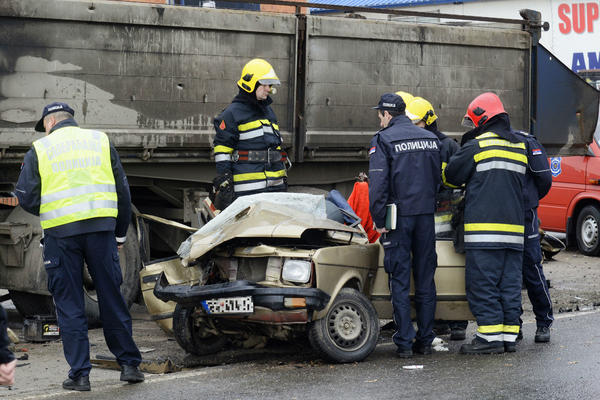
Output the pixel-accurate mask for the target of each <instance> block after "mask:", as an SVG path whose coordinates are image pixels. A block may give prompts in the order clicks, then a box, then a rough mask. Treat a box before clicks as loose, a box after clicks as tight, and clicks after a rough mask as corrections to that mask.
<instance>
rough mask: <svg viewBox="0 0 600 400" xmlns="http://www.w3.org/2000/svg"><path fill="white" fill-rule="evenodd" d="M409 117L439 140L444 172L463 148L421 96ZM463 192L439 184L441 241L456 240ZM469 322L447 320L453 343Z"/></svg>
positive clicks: (444, 327)
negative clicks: (455, 213) (456, 208)
mask: <svg viewBox="0 0 600 400" xmlns="http://www.w3.org/2000/svg"><path fill="white" fill-rule="evenodd" d="M406 116H407V117H408V118H409V119H410V120H411V121H412V122H413V123H414V124H415V125H417V126H418V127H420V128H424V129H426V130H428V131H429V132H432V133H434V134H435V135H436V136H437V138H438V140H439V141H440V160H441V162H442V177H443V176H444V174H443V172H444V170H445V169H446V165H448V161H449V160H450V157H451V156H452V155H453V154H454V153H456V151H457V150H458V149H459V148H460V146H459V145H458V143H456V141H455V140H454V139H452V138H450V137H448V136H446V135H445V134H443V133H442V132H440V130H439V129H438V126H437V122H438V116H437V115H436V114H435V110H434V109H433V106H432V105H431V103H430V102H429V101H427V100H425V99H424V98H422V97H414V98H413V100H412V101H410V103H407V105H406ZM461 196H462V191H461V190H459V189H457V188H456V187H455V186H453V185H449V184H448V183H447V182H444V184H443V185H440V190H439V191H438V193H437V197H436V211H435V233H436V237H437V238H440V239H450V238H452V237H453V229H452V226H451V220H452V208H453V203H456V202H458V201H459V200H460V198H461ZM467 324H468V321H448V325H449V328H450V340H464V339H465V337H466V329H467ZM448 325H446V324H441V325H439V324H436V330H441V331H444V330H445V331H447V329H448Z"/></svg>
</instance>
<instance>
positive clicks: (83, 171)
mask: <svg viewBox="0 0 600 400" xmlns="http://www.w3.org/2000/svg"><path fill="white" fill-rule="evenodd" d="M33 148H34V149H35V152H36V155H37V159H38V166H39V174H40V178H41V193H40V195H41V198H40V219H41V225H42V228H43V229H48V228H53V227H56V226H61V225H65V224H69V223H72V222H75V221H81V220H86V219H90V218H97V217H115V218H116V217H117V214H118V207H117V192H116V187H115V178H114V176H113V171H112V166H111V159H110V144H109V141H108V137H107V136H106V134H104V133H103V132H98V131H92V130H86V129H81V128H79V127H74V126H68V127H64V128H61V129H58V130H56V131H54V132H53V133H52V134H50V135H48V136H45V137H43V138H41V139H38V140H36V141H35V142H34V143H33Z"/></svg>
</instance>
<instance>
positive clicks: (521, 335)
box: [517, 329, 523, 342]
mask: <svg viewBox="0 0 600 400" xmlns="http://www.w3.org/2000/svg"><path fill="white" fill-rule="evenodd" d="M521 340H523V330H522V329H519V333H518V334H517V342H520V341H521Z"/></svg>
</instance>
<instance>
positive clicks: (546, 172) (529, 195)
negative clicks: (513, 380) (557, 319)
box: [516, 132, 554, 343]
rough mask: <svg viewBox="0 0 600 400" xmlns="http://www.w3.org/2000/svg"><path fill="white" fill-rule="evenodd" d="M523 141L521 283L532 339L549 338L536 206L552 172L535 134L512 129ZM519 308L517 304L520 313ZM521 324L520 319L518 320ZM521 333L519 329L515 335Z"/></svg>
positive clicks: (548, 303)
mask: <svg viewBox="0 0 600 400" xmlns="http://www.w3.org/2000/svg"><path fill="white" fill-rule="evenodd" d="M516 133H517V134H518V135H520V136H521V137H522V140H523V141H524V142H525V143H526V144H527V157H528V159H529V167H528V168H527V175H526V186H525V248H524V250H523V283H524V284H525V287H526V288H527V295H528V296H529V300H530V301H531V305H532V307H533V313H534V314H535V321H536V326H537V328H536V331H535V338H534V340H535V342H536V343H547V342H549V341H550V326H551V325H552V322H553V321H554V316H553V313H552V301H551V300H550V292H549V291H548V283H547V281H546V277H545V276H544V270H543V269H542V249H541V246H540V233H539V228H540V226H539V220H538V215H537V208H538V205H539V200H541V199H542V198H543V197H544V196H545V195H546V194H548V192H549V191H550V188H551V186H552V172H551V171H550V165H549V164H548V156H547V155H546V151H545V150H544V147H543V146H542V145H541V144H540V143H539V142H538V141H537V139H536V138H535V136H533V135H530V134H528V133H526V132H516ZM522 313H523V308H521V314H522ZM521 325H522V323H521ZM522 337H523V333H522V331H521V330H519V335H518V336H517V339H518V340H519V339H521V338H522Z"/></svg>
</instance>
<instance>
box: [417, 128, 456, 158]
mask: <svg viewBox="0 0 600 400" xmlns="http://www.w3.org/2000/svg"><path fill="white" fill-rule="evenodd" d="M425 129H427V130H428V131H429V132H431V133H433V134H435V136H437V138H438V140H439V141H440V161H441V162H442V167H444V166H445V164H448V161H450V157H452V155H453V154H454V153H456V152H457V151H458V149H460V146H459V145H458V143H456V141H455V140H454V139H452V138H450V137H448V136H446V135H445V134H444V133H442V132H440V131H439V129H438V127H437V121H433V123H432V124H431V125H427V126H426V127H425Z"/></svg>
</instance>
